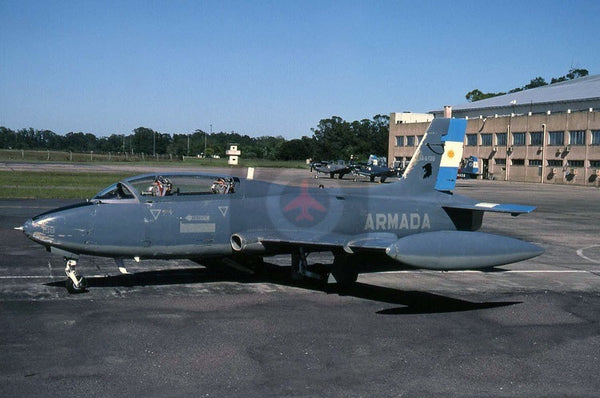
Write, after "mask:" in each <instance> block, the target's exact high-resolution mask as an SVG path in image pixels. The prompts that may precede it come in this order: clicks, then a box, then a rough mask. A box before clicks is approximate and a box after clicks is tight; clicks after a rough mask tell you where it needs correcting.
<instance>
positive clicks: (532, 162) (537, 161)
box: [529, 159, 542, 166]
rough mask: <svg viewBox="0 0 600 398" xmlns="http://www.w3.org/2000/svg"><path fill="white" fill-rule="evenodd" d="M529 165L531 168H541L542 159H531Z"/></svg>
mask: <svg viewBox="0 0 600 398" xmlns="http://www.w3.org/2000/svg"><path fill="white" fill-rule="evenodd" d="M529 165H530V166H541V165H542V159H529Z"/></svg>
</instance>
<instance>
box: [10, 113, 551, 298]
mask: <svg viewBox="0 0 600 398" xmlns="http://www.w3.org/2000/svg"><path fill="white" fill-rule="evenodd" d="M465 128H466V121H465V120H461V119H434V120H433V122H432V123H431V125H430V127H429V129H428V130H427V134H426V135H425V137H424V138H423V140H422V141H421V143H420V144H419V146H418V148H417V150H416V153H415V155H414V156H413V158H412V160H411V162H410V164H409V165H408V167H407V170H406V171H405V173H404V175H403V177H402V178H401V179H400V180H399V181H398V182H396V183H392V184H382V185H376V186H368V187H362V188H349V189H341V188H327V189H318V188H309V187H308V186H307V184H305V185H303V186H300V187H298V186H285V185H279V184H273V183H269V182H263V181H254V180H247V179H238V178H235V177H230V176H224V175H207V174H193V173H165V174H146V175H142V176H136V177H131V178H128V179H125V180H122V181H120V182H117V183H115V184H113V185H111V186H110V187H108V188H106V189H104V190H102V191H101V192H99V193H98V194H97V195H96V196H95V197H94V198H92V199H91V200H90V201H88V202H84V203H80V204H77V205H74V206H69V207H65V208H61V209H56V210H53V211H50V212H47V213H43V214H40V215H38V216H36V217H34V218H33V219H31V220H29V221H27V222H25V224H24V225H23V227H22V229H23V231H24V233H25V234H26V235H27V236H28V237H29V238H30V239H32V240H33V241H35V242H37V243H39V244H41V245H43V246H44V247H46V248H47V249H48V250H49V251H50V252H52V253H56V254H58V255H61V256H63V257H64V259H65V267H66V268H65V272H66V274H67V277H68V279H67V288H68V289H69V291H70V292H81V291H84V290H85V288H86V281H85V278H84V277H83V276H81V275H80V274H79V273H78V272H77V267H76V265H77V260H78V258H79V255H81V254H87V255H95V256H105V257H112V258H114V259H115V260H116V262H117V264H118V265H120V266H121V267H122V266H123V260H124V259H136V260H140V259H153V258H155V259H180V258H187V259H192V260H194V261H197V262H199V263H200V264H202V263H203V262H210V263H211V264H214V263H215V262H218V260H219V259H227V260H228V261H230V260H233V261H236V262H238V263H239V264H247V265H252V264H260V263H261V261H262V259H263V257H265V256H270V255H275V254H290V255H291V258H292V271H293V273H294V275H296V276H303V277H307V278H317V279H322V280H327V278H328V277H329V274H331V275H333V277H334V278H335V280H336V282H337V283H338V284H339V285H342V286H344V285H349V284H351V283H353V282H355V281H356V279H357V276H358V274H359V273H360V272H368V271H379V270H384V269H389V267H390V266H391V267H393V268H407V267H408V268H410V267H412V268H425V269H432V270H444V271H447V270H462V269H482V268H489V267H494V266H499V265H503V264H508V263H512V262H516V261H521V260H525V259H528V258H531V257H534V256H537V255H539V254H541V253H542V252H543V250H542V249H541V248H540V247H538V246H536V245H534V244H531V243H527V242H524V241H521V240H517V239H514V238H510V237H505V236H498V235H492V234H489V233H483V232H475V231H477V230H478V229H479V228H480V226H481V224H482V220H483V214H484V212H486V211H491V212H500V213H509V214H512V215H518V214H521V213H529V212H531V211H532V210H533V209H534V207H531V206H522V205H512V204H493V203H482V202H478V201H476V200H473V199H470V198H468V197H465V196H461V195H458V194H455V193H453V190H454V187H455V182H456V175H457V169H458V164H459V162H460V159H461V156H462V145H463V138H464V133H465ZM325 251H327V252H331V253H333V256H334V261H333V263H332V264H328V265H325V266H322V265H321V266H319V267H316V266H313V265H311V264H309V262H308V259H307V256H308V255H309V254H310V253H313V252H325Z"/></svg>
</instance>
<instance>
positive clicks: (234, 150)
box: [225, 144, 242, 166]
mask: <svg viewBox="0 0 600 398" xmlns="http://www.w3.org/2000/svg"><path fill="white" fill-rule="evenodd" d="M225 154H226V155H227V156H229V159H228V160H227V164H228V165H230V166H237V165H238V162H239V157H240V156H241V155H242V151H240V150H239V149H238V144H229V149H228V150H227V151H225Z"/></svg>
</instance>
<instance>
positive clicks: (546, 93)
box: [452, 75, 600, 111]
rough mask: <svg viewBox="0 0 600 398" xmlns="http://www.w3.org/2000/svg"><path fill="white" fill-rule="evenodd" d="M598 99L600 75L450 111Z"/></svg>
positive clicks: (460, 106) (473, 103)
mask: <svg viewBox="0 0 600 398" xmlns="http://www.w3.org/2000/svg"><path fill="white" fill-rule="evenodd" d="M598 99H600V75H593V76H586V77H580V78H578V79H573V80H567V81H564V82H560V83H554V84H549V85H547V86H542V87H536V88H532V89H529V90H523V91H519V92H516V93H509V94H505V95H500V96H498V97H492V98H487V99H484V100H481V101H475V102H467V103H466V104H461V105H453V106H452V109H453V111H461V110H474V109H485V108H504V107H511V106H514V105H517V106H519V105H530V104H547V103H553V102H573V101H587V100H598Z"/></svg>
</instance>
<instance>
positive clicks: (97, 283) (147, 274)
mask: <svg viewBox="0 0 600 398" xmlns="http://www.w3.org/2000/svg"><path fill="white" fill-rule="evenodd" d="M86 279H87V284H88V287H89V288H109V287H135V286H168V285H183V284H193V283H211V282H213V283H214V282H238V283H259V282H263V283H274V284H278V285H283V286H291V287H299V288H303V289H307V290H313V291H318V292H324V293H327V294H339V295H341V296H350V297H356V298H360V299H365V300H371V301H376V302H381V303H388V304H394V305H400V306H401V307H394V308H389V309H384V310H381V311H377V314H381V315H403V314H435V313H447V312H461V311H473V310H481V309H489V308H496V307H505V306H510V305H515V304H520V303H521V302H520V301H501V302H471V301H467V300H462V299H457V298H452V297H448V296H444V295H440V294H434V293H429V292H422V291H403V290H398V289H393V288H389V287H382V286H376V285H369V284H366V283H360V282H359V283H356V284H355V285H354V286H352V287H349V288H344V289H341V288H338V286H337V284H335V283H334V284H325V283H323V282H316V281H310V280H309V281H295V280H293V279H292V277H291V272H290V267H285V266H277V265H271V264H266V269H265V271H264V272H261V273H260V274H247V273H243V272H240V271H237V270H233V269H230V268H227V267H222V268H212V267H211V268H204V267H197V268H185V269H175V270H172V269H171V270H169V269H167V270H157V271H144V272H136V273H132V274H119V275H109V276H104V277H88V278H86ZM45 285H46V286H51V287H56V288H63V289H64V288H65V283H64V280H63V281H57V282H50V283H46V284H45Z"/></svg>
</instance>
